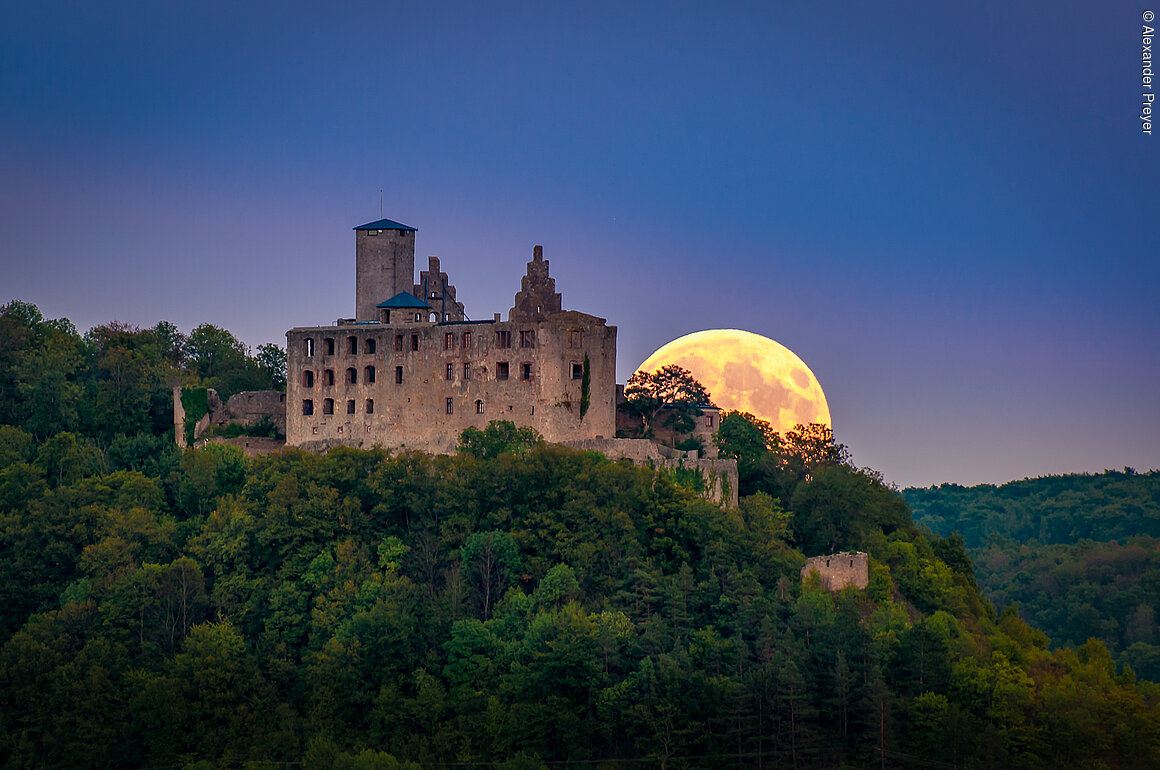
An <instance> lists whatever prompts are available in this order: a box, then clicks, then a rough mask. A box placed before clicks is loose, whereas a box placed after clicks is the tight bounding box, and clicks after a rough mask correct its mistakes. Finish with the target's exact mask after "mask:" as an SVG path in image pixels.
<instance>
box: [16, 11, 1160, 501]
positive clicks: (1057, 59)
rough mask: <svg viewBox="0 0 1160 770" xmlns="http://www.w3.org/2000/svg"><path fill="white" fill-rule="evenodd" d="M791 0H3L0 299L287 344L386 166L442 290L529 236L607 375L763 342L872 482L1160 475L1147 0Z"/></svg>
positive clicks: (348, 307)
mask: <svg viewBox="0 0 1160 770" xmlns="http://www.w3.org/2000/svg"><path fill="white" fill-rule="evenodd" d="M801 5H802V7H799V8H782V7H780V4H774V3H723V4H717V5H714V6H710V5H709V4H707V3H679V2H677V3H664V4H661V3H638V4H632V3H601V2H588V3H584V4H578V5H574V6H570V7H567V6H557V4H544V3H496V4H490V5H482V4H477V3H449V2H432V3H408V4H392V3H370V2H367V3H340V4H336V5H332V6H330V7H329V8H322V7H320V6H319V5H318V4H313V3H311V4H307V3H280V4H276V5H275V4H269V3H246V4H232V3H231V4H225V3H216V2H208V3H199V4H197V5H192V4H191V5H189V6H188V7H185V6H183V5H181V4H155V3H151V4H145V3H137V2H107V3H101V4H91V3H79V2H76V3H61V2H51V1H49V2H41V3H26V4H19V5H16V6H13V7H10V8H8V9H6V12H5V18H6V21H5V24H4V25H3V28H2V29H0V268H2V271H3V276H4V278H3V280H2V282H0V302H3V301H7V300H8V299H12V298H19V299H24V300H27V301H30V302H34V303H36V304H38V305H39V306H40V307H41V309H42V310H43V311H44V313H45V314H46V315H48V316H51V317H57V316H62V315H64V316H68V317H70V318H72V319H73V321H74V322H76V324H77V325H78V327H80V328H81V329H82V330H83V329H86V328H89V327H91V326H92V325H95V324H98V323H103V322H106V321H110V320H114V319H116V320H121V321H126V322H130V323H135V324H140V325H143V326H144V325H150V326H151V325H153V324H155V323H156V322H157V321H158V320H161V319H166V320H170V321H173V322H174V323H176V324H178V326H180V327H181V328H182V329H183V330H184V331H186V332H188V331H189V330H190V329H191V328H192V327H194V326H196V325H197V324H199V323H202V322H205V321H208V322H212V323H215V324H218V325H222V326H225V327H227V328H229V329H231V330H232V331H234V332H235V333H236V334H237V335H238V336H239V337H241V338H242V339H244V340H245V341H246V342H247V343H248V344H250V345H253V346H257V345H258V344H260V343H262V342H267V341H274V342H280V343H284V336H283V335H284V332H285V331H286V329H288V328H290V327H292V326H296V325H307V324H315V323H325V322H329V321H331V320H333V319H335V318H337V317H340V316H348V315H350V314H351V313H352V311H353V303H354V283H353V275H354V255H353V247H354V236H353V233H352V232H351V228H352V227H354V226H355V225H358V224H361V223H363V222H366V221H370V220H373V219H377V218H378V216H379V190H380V189H381V190H383V200H384V208H383V213H384V215H385V216H387V217H390V218H393V219H396V220H399V221H401V222H405V223H407V224H410V225H413V226H415V227H417V228H419V233H418V242H417V243H418V246H417V260H416V261H417V262H418V263H420V264H425V257H426V255H428V254H434V255H438V256H439V257H441V259H442V263H443V268H444V269H445V270H446V271H447V272H448V273H449V274H450V276H451V279H452V281H453V282H454V283H455V284H456V286H457V288H458V296H459V299H461V300H462V301H463V302H464V303H465V305H466V307H467V312H468V314H469V315H471V316H473V317H476V318H485V317H489V316H490V315H491V313H493V312H495V311H503V312H506V310H507V309H508V308H509V307H510V306H511V301H512V296H513V295H514V293H515V291H516V290H517V289H518V288H519V279H520V276H522V275H523V272H524V263H526V262H527V261H528V260H529V259H531V250H532V246H533V244H537V243H540V244H543V245H544V247H545V256H546V257H547V258H548V259H549V260H550V261H551V266H552V273H553V275H554V276H555V278H556V280H557V288H558V290H560V291H561V292H562V293H563V296H564V304H565V307H571V308H576V309H581V310H585V311H587V312H592V313H595V314H597V315H601V316H605V317H607V318H608V319H609V322H610V323H613V324H616V325H617V326H618V327H619V330H620V331H619V366H618V369H619V379H620V380H621V381H623V380H624V379H625V378H627V376H628V375H629V374H630V373H631V372H632V370H633V369H634V368H635V366H636V365H637V364H639V363H640V362H641V361H643V360H644V359H645V358H646V357H647V356H648V355H649V354H650V353H651V352H652V351H653V350H655V349H656V348H658V347H660V346H661V345H662V344H664V343H665V342H668V341H669V340H671V339H674V338H675V337H677V336H680V335H681V334H684V333H687V332H690V331H696V330H699V329H705V328H741V329H747V330H749V331H753V332H757V333H759V334H764V335H767V336H769V337H772V338H773V339H776V340H778V341H779V342H781V343H782V344H784V345H786V346H788V347H789V348H790V349H792V350H793V351H794V352H795V353H797V354H798V355H799V356H800V357H801V358H802V359H803V360H804V361H805V362H806V363H807V364H808V365H809V366H810V367H811V368H812V369H813V370H814V372H815V373H816V374H817V376H818V378H819V380H820V381H821V383H822V386H823V388H825V390H826V393H827V395H828V397H829V401H830V408H831V412H832V414H833V419H834V427H835V433H836V435H837V437H838V439H839V440H841V441H843V442H845V443H847V444H848V445H849V446H850V447H851V448H852V450H853V451H854V456H855V459H856V460H857V461H858V462H859V463H860V464H863V465H869V466H872V467H875V468H878V469H880V470H882V471H883V472H884V473H885V474H886V476H887V478H888V479H889V480H891V481H894V482H897V483H899V484H901V485H912V484H920V485H925V484H931V483H938V482H941V481H956V482H961V483H974V482H980V481H990V482H1002V481H1006V480H1009V479H1013V478H1022V477H1023V476H1028V475H1040V474H1048V473H1064V472H1071V471H1099V470H1102V469H1104V468H1119V467H1121V466H1124V465H1132V466H1135V467H1138V468H1139V469H1141V470H1143V469H1147V468H1152V467H1160V395H1158V394H1160V302H1158V301H1157V294H1158V293H1160V260H1158V259H1157V250H1156V240H1157V232H1156V219H1157V217H1156V210H1157V203H1158V201H1160V195H1158V193H1157V188H1156V185H1157V177H1158V174H1157V172H1158V171H1160V153H1158V152H1157V146H1158V145H1157V144H1156V142H1157V141H1160V139H1158V138H1157V137H1154V136H1146V135H1142V134H1141V133H1140V121H1139V118H1138V117H1137V116H1138V114H1139V103H1140V94H1141V86H1140V50H1141V45H1140V42H1141V41H1140V35H1141V24H1142V22H1141V12H1142V11H1143V10H1144V9H1145V8H1147V7H1148V6H1147V5H1143V6H1141V5H1134V4H1129V3H1126V2H1123V1H1122V0H1113V1H1112V2H1108V3H1101V4H1098V5H1093V4H1091V3H1079V2H1065V3H1060V4H1051V5H1048V4H1045V3H1009V2H982V3H975V4H971V5H970V6H952V5H949V4H942V3H924V2H897V3H891V4H887V5H883V4H876V5H870V4H854V3H849V4H844V5H836V4H832V5H820V4H812V5H809V7H805V6H806V5H807V4H801Z"/></svg>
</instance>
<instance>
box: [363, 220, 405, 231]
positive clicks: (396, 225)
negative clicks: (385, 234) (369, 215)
mask: <svg viewBox="0 0 1160 770" xmlns="http://www.w3.org/2000/svg"><path fill="white" fill-rule="evenodd" d="M354 229H355V230H417V229H418V228H415V227H411V226H410V225H405V224H403V223H402V222H396V221H395V220H393V219H380V220H379V221H378V222H368V223H366V224H365V225H359V226H358V227H356V228H354Z"/></svg>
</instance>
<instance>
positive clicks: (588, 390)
mask: <svg viewBox="0 0 1160 770" xmlns="http://www.w3.org/2000/svg"><path fill="white" fill-rule="evenodd" d="M591 401H592V371H591V365H590V364H589V362H588V354H587V353H585V354H584V372H583V374H581V376H580V421H581V422H583V421H584V415H586V414H588V404H589V403H590V402H591Z"/></svg>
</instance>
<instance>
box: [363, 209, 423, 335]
mask: <svg viewBox="0 0 1160 770" xmlns="http://www.w3.org/2000/svg"><path fill="white" fill-rule="evenodd" d="M415 233H416V229H415V228H414V227H411V226H409V225H404V224H401V223H399V222H395V221H394V220H391V219H380V220H379V221H377V222H369V223H367V224H365V225H359V226H358V227H356V228H354V254H355V258H354V261H355V282H354V285H355V304H354V312H355V320H357V321H377V320H379V311H378V309H377V305H378V304H379V303H380V302H382V301H383V300H385V299H390V298H391V297H393V296H395V295H396V294H398V293H399V292H401V291H407V292H409V291H412V290H413V289H414V287H415Z"/></svg>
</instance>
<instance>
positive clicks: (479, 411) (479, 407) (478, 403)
mask: <svg viewBox="0 0 1160 770" xmlns="http://www.w3.org/2000/svg"><path fill="white" fill-rule="evenodd" d="M475 413H476V414H483V402H482V401H476V402H475Z"/></svg>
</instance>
